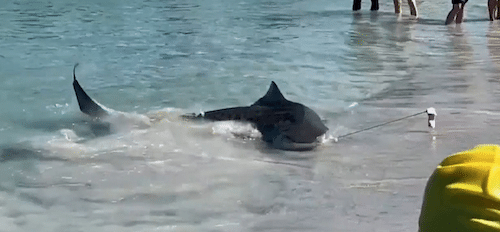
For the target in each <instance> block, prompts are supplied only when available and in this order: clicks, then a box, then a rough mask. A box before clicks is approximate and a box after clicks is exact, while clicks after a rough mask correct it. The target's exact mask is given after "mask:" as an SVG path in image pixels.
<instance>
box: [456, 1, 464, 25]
mask: <svg viewBox="0 0 500 232" xmlns="http://www.w3.org/2000/svg"><path fill="white" fill-rule="evenodd" d="M464 7H465V4H460V10H458V13H457V24H460V23H462V21H463V19H464Z"/></svg>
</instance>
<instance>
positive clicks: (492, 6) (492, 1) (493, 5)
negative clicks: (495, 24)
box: [488, 0, 498, 21]
mask: <svg viewBox="0 0 500 232" xmlns="http://www.w3.org/2000/svg"><path fill="white" fill-rule="evenodd" d="M497 7H498V6H497V0H488V12H489V13H490V21H493V20H494V19H495V11H496V9H497Z"/></svg>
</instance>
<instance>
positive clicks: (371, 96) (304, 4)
mask: <svg viewBox="0 0 500 232" xmlns="http://www.w3.org/2000/svg"><path fill="white" fill-rule="evenodd" d="M351 4H352V2H350V1H326V0H324V1H322V0H314V1H291V0H290V1H286V0H276V1H253V0H247V1H245V0H243V1H194V0H193V1H129V0H125V1H105V3H103V2H102V1H85V2H81V3H76V2H68V1H9V2H8V3H6V4H2V6H0V19H1V20H0V21H1V22H2V24H1V25H2V26H1V27H0V83H1V84H0V108H1V111H0V141H1V143H0V148H1V154H2V160H1V161H2V162H1V163H0V170H1V172H2V175H1V177H0V222H1V224H2V229H3V230H4V231H34V230H37V231H111V230H113V231H116V230H119V231H417V228H418V225H417V221H418V216H419V213H420V206H421V200H422V199H421V198H422V196H423V191H424V186H425V183H426V180H427V178H428V176H430V174H431V172H432V170H433V169H434V167H435V166H436V165H437V163H439V161H441V160H442V159H443V158H444V157H446V156H447V155H449V154H451V153H453V152H457V151H460V150H463V149H468V148H471V147H473V146H475V145H476V144H478V143H497V141H498V138H499V134H498V133H497V132H496V129H495V128H497V126H498V125H499V123H500V112H499V111H498V108H499V105H498V100H499V91H498V90H499V86H498V83H499V82H498V78H499V76H498V70H499V67H500V66H499V65H500V59H499V55H500V52H499V51H500V50H499V44H500V42H499V41H500V40H499V38H500V34H499V29H500V25H499V24H498V22H489V21H488V15H487V6H486V2H477V1H476V2H474V1H472V2H470V3H468V5H467V14H466V20H467V21H466V22H465V23H464V24H463V25H461V26H455V25H452V26H444V25H443V24H444V19H445V17H446V14H447V13H448V11H449V10H450V9H451V4H450V3H449V2H448V1H444V0H435V1H419V2H418V7H419V11H420V18H419V19H418V20H416V19H414V18H412V17H410V16H409V10H408V8H407V5H406V4H403V10H404V12H403V15H402V16H401V17H396V15H394V14H393V12H392V11H393V5H392V3H390V2H388V3H381V10H380V11H379V12H370V11H369V6H370V3H369V1H365V2H363V8H362V11H360V12H356V13H353V12H352V11H351V7H352V6H351ZM75 63H79V64H80V66H79V67H78V68H77V70H76V75H77V77H78V79H79V81H80V84H81V85H82V86H83V88H85V89H86V90H87V92H88V93H89V95H91V96H92V97H94V98H95V99H96V100H97V101H99V102H100V103H101V104H103V105H105V106H107V107H109V108H112V109H114V110H117V111H121V112H127V113H126V114H124V115H121V116H118V117H113V118H110V119H107V120H106V121H105V122H96V121H92V120H91V119H89V118H87V117H86V116H85V115H83V114H81V113H80V112H79V110H78V106H77V102H76V98H75V97H74V93H73V89H72V86H71V84H72V68H73V65H74V64H75ZM271 81H275V82H276V83H277V84H278V86H279V87H280V89H281V91H282V92H283V94H284V95H285V97H287V98H288V99H289V100H292V101H296V102H300V103H303V104H305V105H307V106H309V107H310V108H312V109H314V110H315V111H316V112H317V113H318V114H319V115H320V116H321V117H322V118H323V119H324V120H325V122H326V124H327V126H328V127H329V128H330V130H329V131H328V133H327V135H326V137H325V142H324V144H322V145H321V146H320V147H318V148H317V149H316V150H313V151H310V152H302V153H297V152H284V151H277V150H273V149H270V148H268V147H266V146H264V145H263V144H262V143H261V142H260V141H259V139H258V133H257V132H255V131H254V130H252V128H251V127H250V126H249V125H246V124H239V123H228V122H224V123H205V124H193V123H189V122H183V121H180V120H178V119H177V117H176V116H177V115H179V114H181V113H189V112H196V113H198V112H201V111H208V110H213V109H219V108H224V107H232V106H241V105H250V104H252V103H253V102H255V101H256V100H257V99H259V98H260V97H261V96H263V95H264V94H265V92H266V91H267V88H268V87H269V84H270V83H271ZM428 107H435V108H436V110H437V112H438V116H437V127H436V129H429V128H427V122H426V116H425V115H420V116H417V117H415V118H411V119H409V120H405V121H401V122H398V123H395V124H390V125H388V126H385V127H381V128H378V129H374V130H372V131H369V132H364V133H360V134H357V135H355V136H351V137H347V138H345V139H343V140H340V141H339V142H337V143H335V142H334V141H333V139H332V138H333V137H337V136H339V135H342V134H346V133H348V132H352V131H355V130H358V129H362V128H366V127H369V126H372V125H375V124H377V123H381V122H385V121H388V120H391V119H395V118H399V117H404V116H406V115H411V114H414V113H418V112H421V111H423V110H425V109H426V108H428ZM152 114H156V115H160V116H161V118H162V120H161V121H160V123H155V124H153V125H151V126H145V125H144V123H143V121H142V120H143V119H144V115H152ZM108 130H109V131H108ZM234 133H244V134H250V135H251V136H250V139H242V138H240V137H235V136H234V135H233V134H234Z"/></svg>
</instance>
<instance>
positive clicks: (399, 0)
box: [394, 0, 401, 14]
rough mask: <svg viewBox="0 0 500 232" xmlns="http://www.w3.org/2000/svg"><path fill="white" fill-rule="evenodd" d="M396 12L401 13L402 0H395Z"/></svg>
mask: <svg viewBox="0 0 500 232" xmlns="http://www.w3.org/2000/svg"><path fill="white" fill-rule="evenodd" d="M394 13H396V14H401V0H394Z"/></svg>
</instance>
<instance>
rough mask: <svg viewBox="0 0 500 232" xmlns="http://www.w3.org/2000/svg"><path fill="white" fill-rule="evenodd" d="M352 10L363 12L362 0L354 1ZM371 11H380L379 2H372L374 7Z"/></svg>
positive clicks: (373, 0) (375, 0)
mask: <svg viewBox="0 0 500 232" xmlns="http://www.w3.org/2000/svg"><path fill="white" fill-rule="evenodd" d="M352 10H353V11H358V10H361V0H354V3H353V4H352ZM370 10H378V0H372V7H371V8H370Z"/></svg>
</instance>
